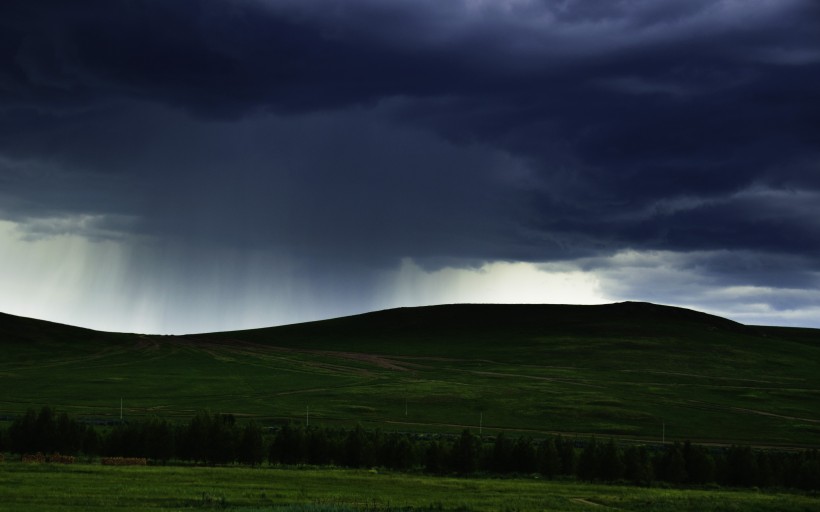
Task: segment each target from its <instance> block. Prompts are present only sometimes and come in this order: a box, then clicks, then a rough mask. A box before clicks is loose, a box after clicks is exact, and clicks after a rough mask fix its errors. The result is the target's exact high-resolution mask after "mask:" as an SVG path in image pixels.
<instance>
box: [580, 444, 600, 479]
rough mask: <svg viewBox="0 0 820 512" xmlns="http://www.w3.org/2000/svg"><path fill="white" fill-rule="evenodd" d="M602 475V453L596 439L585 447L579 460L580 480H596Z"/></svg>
mask: <svg viewBox="0 0 820 512" xmlns="http://www.w3.org/2000/svg"><path fill="white" fill-rule="evenodd" d="M599 474H600V451H599V449H598V442H597V441H596V440H595V437H592V439H590V441H589V442H588V443H587V444H586V446H584V449H583V450H582V451H581V456H580V457H579V458H578V478H580V479H581V480H589V481H592V480H595V479H596V478H598V475H599Z"/></svg>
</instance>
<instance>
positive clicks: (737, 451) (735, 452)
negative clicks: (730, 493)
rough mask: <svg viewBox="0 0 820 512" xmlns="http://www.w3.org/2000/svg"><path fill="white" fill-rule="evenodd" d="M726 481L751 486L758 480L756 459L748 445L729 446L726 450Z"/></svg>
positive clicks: (736, 484) (729, 483) (731, 483)
mask: <svg viewBox="0 0 820 512" xmlns="http://www.w3.org/2000/svg"><path fill="white" fill-rule="evenodd" d="M726 472H727V474H726V483H727V484H728V485H735V486H752V485H756V484H757V481H758V474H757V459H756V458H755V455H754V453H753V452H752V449H751V448H750V447H749V446H731V447H730V448H729V449H728V450H727V451H726Z"/></svg>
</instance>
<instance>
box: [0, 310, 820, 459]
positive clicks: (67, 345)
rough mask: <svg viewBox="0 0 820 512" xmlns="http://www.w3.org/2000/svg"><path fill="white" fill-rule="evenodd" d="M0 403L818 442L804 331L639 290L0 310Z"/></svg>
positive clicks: (17, 408)
mask: <svg viewBox="0 0 820 512" xmlns="http://www.w3.org/2000/svg"><path fill="white" fill-rule="evenodd" d="M0 347H2V355H3V357H2V358H0V386H2V387H1V388H0V389H2V390H3V391H2V393H0V417H3V416H6V415H13V414H19V413H20V412H22V411H25V410H26V408H28V407H35V408H36V407H40V406H42V405H51V406H53V407H56V408H57V409H58V410H69V411H71V412H73V413H75V414H78V415H85V416H89V417H91V418H95V419H97V418H105V417H109V418H110V417H118V416H119V405H120V400H122V401H123V404H124V414H125V416H126V417H128V418H134V417H151V416H162V417H171V418H173V417H176V418H189V417H191V416H192V415H193V414H195V413H196V412H197V411H199V410H211V411H213V412H231V413H233V414H235V415H236V417H238V418H241V419H244V418H254V419H256V420H257V421H259V422H261V423H263V424H266V425H270V424H275V423H281V422H284V421H288V420H291V421H304V419H305V414H306V412H307V409H308V407H309V410H310V423H311V425H313V424H314V422H315V423H316V424H329V425H348V426H349V425H355V424H356V423H363V424H366V425H369V426H372V427H378V428H383V429H398V430H414V431H422V432H458V431H460V430H461V429H463V428H465V427H470V428H476V427H477V426H478V422H479V418H481V422H482V428H483V429H484V432H485V433H490V434H491V433H494V432H498V431H501V430H509V431H520V432H527V433H531V434H533V435H540V434H543V433H544V432H561V433H563V434H564V435H572V436H575V435H588V434H596V435H600V436H615V437H620V438H624V439H632V440H637V441H651V442H658V439H659V437H660V436H661V435H665V438H666V440H667V441H669V440H684V439H692V440H697V441H702V442H717V443H727V444H731V443H735V442H738V443H740V442H743V443H750V444H757V445H765V446H820V409H819V408H818V407H817V404H818V403H820V330H819V329H795V328H786V327H759V326H747V325H742V324H739V323H737V322H733V321H731V320H727V319H725V318H720V317H717V316H713V315H708V314H705V313H699V312H696V311H691V310H688V309H683V308H676V307H669V306H659V305H656V304H648V303H640V302H623V303H618V304H607V305H600V306H568V305H540V304H530V305H527V304H525V305H501V304H456V305H443V306H429V307H415V308H398V309H390V310H385V311H377V312H373V313H366V314H361V315H354V316H348V317H342V318H335V319H330V320H323V321H317V322H306V323H301V324H293V325H285V326H279V327H270V328H264V329H251V330H242V331H231V332H217V333H202V334H191V335H185V336H158V335H139V334H119V333H107V332H99V331H93V330H89V329H82V328H78V327H72V326H67V325H61V324H56V323H50V322H44V321H41V320H32V319H27V318H21V317H16V316H12V315H1V314H0Z"/></svg>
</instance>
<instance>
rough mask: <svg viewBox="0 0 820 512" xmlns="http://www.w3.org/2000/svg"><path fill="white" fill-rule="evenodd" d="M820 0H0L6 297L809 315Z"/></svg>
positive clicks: (161, 319) (138, 313)
mask: <svg viewBox="0 0 820 512" xmlns="http://www.w3.org/2000/svg"><path fill="white" fill-rule="evenodd" d="M818 27H820V2H817V1H816V0H612V1H609V0H607V1H602V0H446V1H443V0H198V1H149V0H127V1H126V0H75V1H72V2H65V1H62V0H60V1H58V0H35V1H32V0H5V1H3V2H0V311H3V312H6V313H11V314H16V315H22V316H30V317H34V318H42V319H47V320H52V321H58V322H62V323H69V324H73V325H81V326H85V327H91V328H96V329H103V330H112V331H129V332H146V333H186V332H206V331H216V330H231V329H240V328H251V327H262V326H271V325H279V324H286V323H294V322H301V321H307V320H314V319H320V318H330V317H335V316H341V315H347V314H354V313H360V312H365V311H372V310H379V309H386V308H392V307H400V306H418V305H427V304H442V303H455V302H507V303H517V302H520V303H569V304H600V303H608V302H617V301H623V300H636V301H649V302H656V303H662V304H670V305H678V306H683V307H689V308H693V309H697V310H700V311H706V312H710V313H714V314H719V315H722V316H726V317H728V318H731V319H734V320H737V321H740V322H743V323H749V324H774V325H794V326H811V327H820V30H818Z"/></svg>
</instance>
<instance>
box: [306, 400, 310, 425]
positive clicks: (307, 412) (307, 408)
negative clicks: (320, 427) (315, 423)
mask: <svg viewBox="0 0 820 512" xmlns="http://www.w3.org/2000/svg"><path fill="white" fill-rule="evenodd" d="M305 426H306V427H309V426H310V406H309V405H306V406H305Z"/></svg>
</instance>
